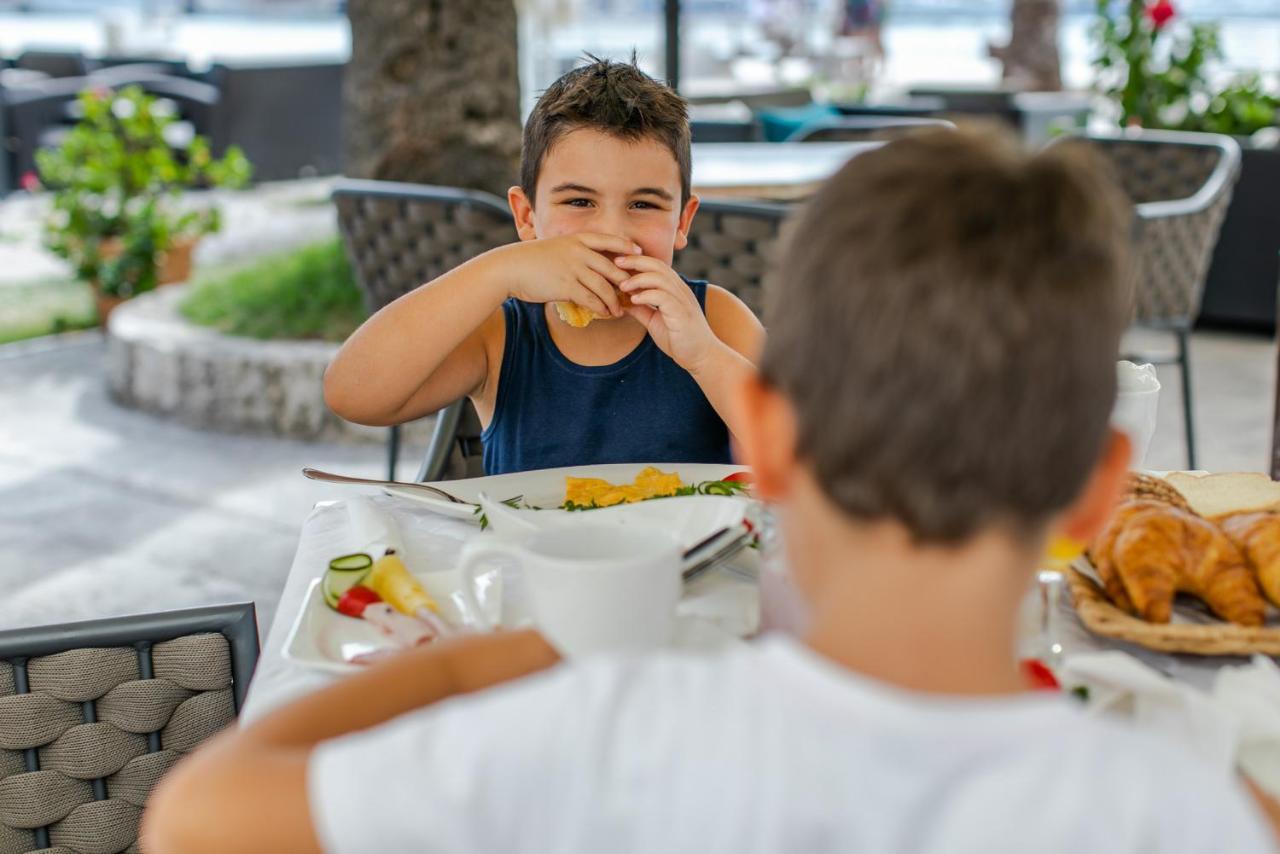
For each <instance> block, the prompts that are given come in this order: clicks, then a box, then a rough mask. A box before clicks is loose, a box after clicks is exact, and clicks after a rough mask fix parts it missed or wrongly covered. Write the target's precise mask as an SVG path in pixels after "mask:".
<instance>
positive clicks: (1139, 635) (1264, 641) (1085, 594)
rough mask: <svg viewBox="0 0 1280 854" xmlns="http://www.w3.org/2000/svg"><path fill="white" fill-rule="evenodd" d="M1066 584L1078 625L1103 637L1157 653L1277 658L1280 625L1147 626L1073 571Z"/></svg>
mask: <svg viewBox="0 0 1280 854" xmlns="http://www.w3.org/2000/svg"><path fill="white" fill-rule="evenodd" d="M1067 584H1068V585H1069V586H1070V588H1071V599H1072V601H1073V602H1074V604H1075V608H1076V612H1077V613H1078V614H1079V615H1080V621H1081V622H1082V623H1084V625H1085V627H1086V628H1088V629H1089V631H1091V632H1093V633H1094V634H1097V635H1102V636H1103V637H1108V638H1115V639H1116V640H1122V641H1128V642H1130V643H1135V644H1138V645H1139V646H1143V647H1146V648H1147V649H1154V650H1159V651H1160V652H1182V653H1190V654H1193V655H1253V654H1254V653H1263V654H1264V655H1280V625H1277V624H1275V623H1274V622H1272V623H1271V624H1268V625H1265V626H1262V627H1260V628H1253V627H1250V626H1238V625H1236V624H1234V623H1228V622H1225V621H1222V622H1215V623H1212V624H1209V625H1192V624H1187V623H1148V622H1147V621H1146V620H1142V619H1139V618H1138V617H1134V616H1132V615H1130V614H1126V613H1125V612H1124V611H1121V610H1120V609H1119V608H1117V607H1116V606H1115V605H1113V604H1111V600H1109V599H1108V598H1107V596H1106V594H1105V593H1103V592H1102V589H1101V588H1100V587H1099V586H1098V584H1097V582H1095V581H1094V580H1093V579H1091V578H1089V577H1088V576H1087V575H1085V574H1084V573H1082V572H1080V571H1079V570H1078V569H1075V568H1074V567H1073V568H1071V569H1068V570H1067Z"/></svg>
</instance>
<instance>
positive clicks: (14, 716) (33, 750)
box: [0, 604, 258, 854]
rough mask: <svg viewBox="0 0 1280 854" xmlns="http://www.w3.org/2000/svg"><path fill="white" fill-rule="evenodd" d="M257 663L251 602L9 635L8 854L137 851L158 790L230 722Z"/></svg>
mask: <svg viewBox="0 0 1280 854" xmlns="http://www.w3.org/2000/svg"><path fill="white" fill-rule="evenodd" d="M257 657H258V629H257V623H256V621H255V618H254V609H253V605H252V604H244V605H226V606H218V607H213V608H198V609H193V610H188V611H172V612H169V613H164V614H153V615H147V616H141V617H123V618H117V619H109V620H95V621H91V622H85V623H72V624H68V625H62V626H46V627H41V628H35V629H14V630H10V631H5V632H0V852H5V854H8V852H19V851H35V850H37V849H39V850H46V849H47V850H49V851H57V852H65V854H72V852H86V854H90V852H92V854H98V852H108V851H110V852H117V851H125V852H135V851H137V850H138V842H137V839H138V822H139V819H140V817H141V815H142V810H143V808H144V807H145V805H146V801H147V797H148V796H149V795H150V793H151V790H152V788H153V787H154V786H155V784H156V782H157V781H158V780H159V779H160V777H162V776H163V775H164V774H165V772H167V771H168V770H169V768H170V767H172V766H173V764H174V763H175V762H177V761H178V760H179V759H180V758H182V756H183V754H185V753H187V752H189V751H190V750H192V749H193V748H195V747H196V746H197V745H198V744H199V743H200V742H202V741H204V740H205V739H207V738H209V737H210V736H212V735H213V734H214V733H216V732H218V731H219V730H221V729H223V728H225V727H227V726H229V725H230V724H231V723H232V722H233V721H234V720H235V717H236V714H237V712H238V711H239V709H240V706H241V703H242V702H243V700H244V694H245V690H246V689H247V687H248V685H249V677H250V676H251V675H252V674H253V667H254V664H255V663H256V662H257ZM50 846H52V847H50Z"/></svg>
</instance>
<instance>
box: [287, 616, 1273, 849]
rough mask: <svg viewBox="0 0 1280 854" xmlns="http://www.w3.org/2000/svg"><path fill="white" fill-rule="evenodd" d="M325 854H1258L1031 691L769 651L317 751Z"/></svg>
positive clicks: (444, 714)
mask: <svg viewBox="0 0 1280 854" xmlns="http://www.w3.org/2000/svg"><path fill="white" fill-rule="evenodd" d="M308 789H309V800H310V805H311V812H312V817H313V821H314V822H315V824H316V827H317V832H318V833H319V836H320V838H321V840H322V841H323V843H324V846H325V848H326V850H328V851H332V852H364V851H368V852H379V854H383V852H388V851H392V852H410V851H429V852H450V853H451V854H452V852H458V854H464V852H465V854H484V852H495V854H516V853H517V852H522V851H527V852H538V854H558V852H590V854H615V852H630V851H635V852H640V851H643V852H662V854H671V853H672V852H690V854H717V852H732V854H748V852H797V854H822V852H861V854H872V852H895V853H896V852H902V854H908V852H911V853H912V854H914V852H947V853H948V854H967V852H973V854H995V853H996V852H1018V854H1027V852H1062V854H1078V852H1091V853H1092V852H1142V854H1148V852H1161V854H1164V852H1182V851H1186V852H1197V854H1202V853H1203V852H1219V851H1222V852H1232V854H1252V852H1263V851H1267V852H1274V848H1273V847H1272V846H1271V843H1270V837H1269V835H1268V831H1267V829H1266V828H1265V827H1264V825H1263V824H1262V821H1261V818H1260V817H1259V815H1258V814H1257V813H1256V812H1255V810H1254V807H1253V806H1252V804H1251V803H1250V802H1249V801H1247V799H1246V797H1247V796H1246V795H1244V794H1243V791H1242V790H1241V788H1240V787H1239V786H1238V785H1237V784H1236V783H1235V782H1234V781H1233V780H1232V779H1230V778H1228V777H1226V776H1225V775H1224V774H1222V773H1221V772H1217V771H1213V770H1211V769H1210V768H1208V767H1207V766H1203V765H1201V764H1200V763H1199V762H1197V761H1195V760H1194V759H1193V758H1192V757H1191V756H1190V755H1189V754H1187V753H1185V752H1184V751H1183V750H1182V749H1181V748H1179V747H1178V746H1177V745H1175V744H1170V743H1165V742H1162V741H1159V740H1157V739H1156V738H1154V737H1151V736H1149V735H1147V734H1144V733H1141V732H1137V731H1134V730H1131V729H1128V728H1125V727H1123V726H1121V725H1119V724H1112V723H1110V722H1103V721H1099V720H1096V719H1093V718H1089V717H1086V716H1085V715H1083V714H1082V713H1081V712H1080V711H1079V710H1078V709H1077V708H1076V707H1075V705H1074V702H1073V701H1072V700H1069V699H1066V698H1062V697H1059V696H1057V695H1052V694H1050V695H1046V694H1042V693H1041V694H1026V695H1023V696H1018V697H1007V698H1002V699H958V698H940V697H936V696H926V695H920V694H914V693H910V692H906V691H902V690H898V689H895V688H892V687H890V686H887V685H884V684H882V683H878V682H875V681H872V680H869V679H867V678H864V677H861V676H858V675H857V674H854V673H851V672H849V671H847V670H845V669H843V668H840V667H837V666H836V665H834V664H833V663H831V662H829V661H828V660H826V659H824V658H821V657H820V656H818V655H817V654H815V653H813V652H811V651H809V650H808V649H807V648H806V647H804V646H802V645H800V644H798V643H797V642H795V641H792V640H790V639H786V638H783V637H773V638H769V639H766V640H763V641H761V642H760V643H758V644H755V645H752V646H745V647H742V648H739V649H735V650H734V651H732V652H729V653H725V654H721V655H719V656H714V657H696V656H688V655H684V656H682V655H679V654H676V653H671V654H663V655H659V656H653V657H648V658H633V659H623V658H600V659H595V660H586V661H581V662H577V663H575V664H572V665H565V666H561V667H557V668H555V669H553V670H551V671H547V672H545V673H542V674H539V675H537V676H534V677H531V678H528V679H524V680H521V681H519V682H515V683H511V684H508V685H504V686H501V687H499V688H496V689H492V690H489V691H486V692H483V693H481V694H476V695H471V696H467V697H459V698H455V699H452V700H449V701H446V702H443V703H440V704H437V705H435V706H432V707H429V708H426V709H421V710H418V711H415V712H412V713H409V714H406V715H404V716H402V717H400V718H397V719H396V720H394V721H392V722H390V723H388V724H386V725H384V726H381V727H378V728H376V729H374V730H370V731H367V732H364V733H357V734H355V735H351V736H347V737H344V738H341V739H338V740H335V741H331V742H326V743H324V744H322V745H320V746H319V747H318V748H317V749H316V751H315V753H314V755H313V758H312V760H311V765H310V768H309V770H308Z"/></svg>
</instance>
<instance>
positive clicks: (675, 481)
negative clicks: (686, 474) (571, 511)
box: [564, 466, 684, 507]
mask: <svg viewBox="0 0 1280 854" xmlns="http://www.w3.org/2000/svg"><path fill="white" fill-rule="evenodd" d="M682 486H684V484H682V483H681V482H680V475H678V474H668V473H666V472H663V471H659V470H658V469H656V468H654V467H653V466H649V467H647V468H646V469H645V470H644V471H642V472H640V474H638V475H636V480H635V483H624V484H612V483H609V481H607V480H601V479H600V478H598V477H566V478H565V479H564V503H565V504H566V505H573V506H575V507H593V506H594V507H612V506H613V505H614V504H631V503H633V502H636V501H644V500H645V499H647V498H658V497H665V496H668V495H675V494H676V490H678V489H680V487H682Z"/></svg>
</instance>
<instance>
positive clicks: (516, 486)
mask: <svg viewBox="0 0 1280 854" xmlns="http://www.w3.org/2000/svg"><path fill="white" fill-rule="evenodd" d="M650 465H652V466H654V467H655V468H658V469H661V470H662V471H664V472H675V473H676V474H678V475H680V480H681V482H683V483H685V484H695V483H699V482H701V481H705V480H724V479H725V478H726V477H728V476H729V475H731V474H735V473H737V472H743V471H748V469H747V467H746V466H726V465H718V464H714V463H615V464H610V465H600V466H569V467H567V468H557V469H538V470H536V471H525V472H517V473H515V474H499V475H493V476H491V477H472V478H467V479H466V480H441V481H435V482H432V483H431V484H430V485H431V486H434V487H437V488H439V489H443V490H444V491H446V492H448V493H449V494H451V495H455V496H457V497H458V498H461V499H462V500H463V501H469V502H472V503H473V504H474V503H477V502H479V500H480V493H482V492H483V493H485V494H487V495H488V496H489V497H490V498H492V499H493V500H494V501H505V500H507V499H508V498H514V497H516V496H523V498H522V500H523V501H524V503H526V504H530V505H532V506H534V507H545V508H559V507H560V505H561V504H563V503H564V479H565V478H566V477H598V478H601V479H602V480H607V481H609V482H610V483H630V482H632V481H634V480H635V478H636V475H637V474H639V473H640V471H641V470H642V469H644V468H646V467H648V466H650ZM383 489H384V491H386V492H387V493H388V494H389V495H394V496H396V497H397V498H405V499H407V500H409V501H416V502H418V503H420V504H425V505H426V506H428V507H430V508H431V509H432V510H434V511H436V512H438V513H443V514H445V515H446V516H455V517H457V518H460V519H474V518H476V517H475V513H474V508H473V507H471V506H469V505H466V504H455V503H453V502H451V501H448V500H446V499H444V498H438V497H436V496H433V495H430V494H428V493H427V492H425V491H424V490H416V489H406V488H402V487H396V486H386V487H383ZM690 497H693V496H690ZM699 497H708V498H711V497H716V496H699ZM720 497H723V496H720ZM645 503H649V502H645ZM530 512H532V511H530ZM538 512H539V513H561V514H563V513H566V512H567V511H564V510H559V509H549V510H541V511H538ZM590 512H591V513H592V515H594V514H596V513H600V512H603V511H601V510H594V511H590Z"/></svg>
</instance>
